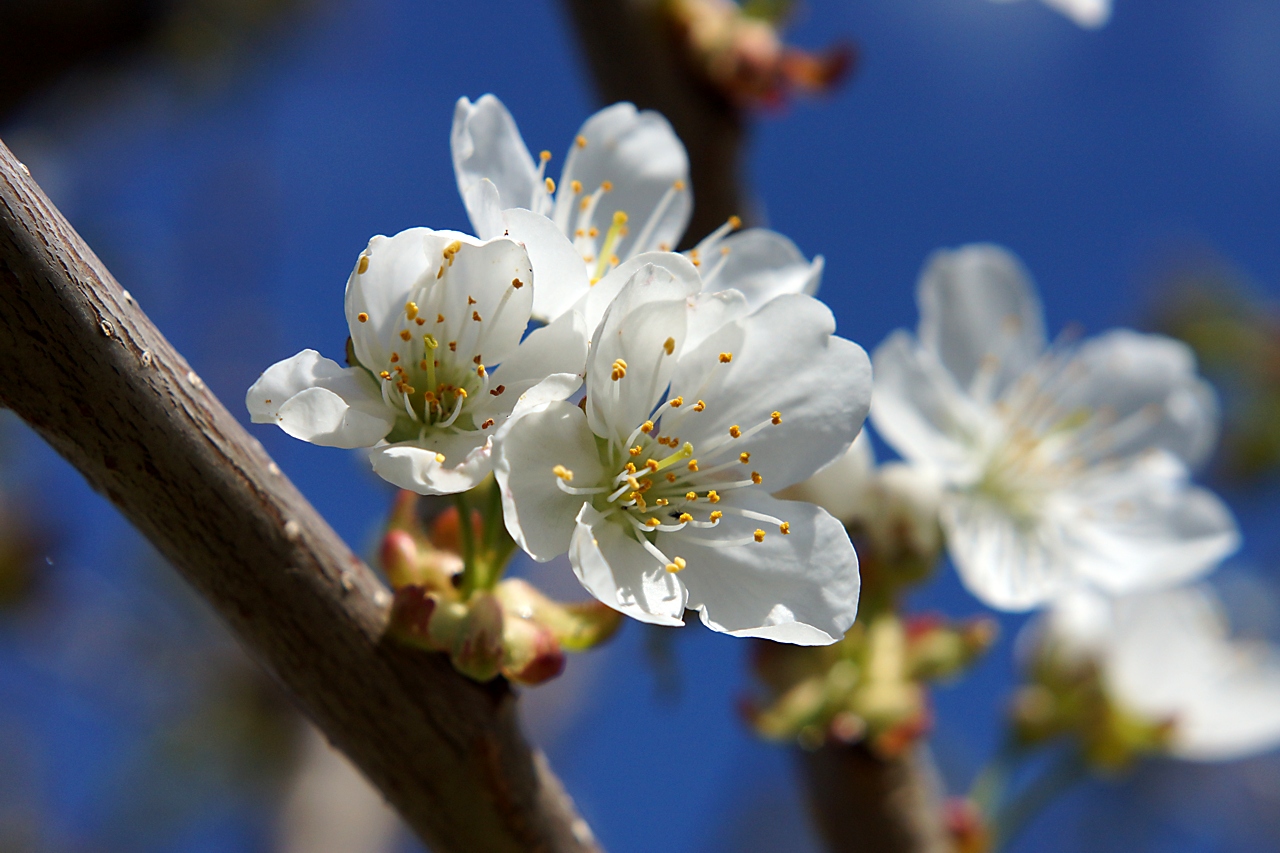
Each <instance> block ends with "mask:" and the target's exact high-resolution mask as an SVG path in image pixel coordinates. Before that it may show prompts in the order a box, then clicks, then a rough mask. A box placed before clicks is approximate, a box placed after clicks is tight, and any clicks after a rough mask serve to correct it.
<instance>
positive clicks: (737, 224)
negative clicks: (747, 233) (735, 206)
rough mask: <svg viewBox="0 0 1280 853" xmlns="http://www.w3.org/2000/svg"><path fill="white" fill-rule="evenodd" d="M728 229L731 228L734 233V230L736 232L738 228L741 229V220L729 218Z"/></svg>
mask: <svg viewBox="0 0 1280 853" xmlns="http://www.w3.org/2000/svg"><path fill="white" fill-rule="evenodd" d="M729 227H730V228H732V229H733V230H735V231H736V230H738V229H739V228H741V227H742V220H741V219H739V218H738V217H736V216H730V217H729Z"/></svg>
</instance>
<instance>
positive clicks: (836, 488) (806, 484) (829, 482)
mask: <svg viewBox="0 0 1280 853" xmlns="http://www.w3.org/2000/svg"><path fill="white" fill-rule="evenodd" d="M875 467H876V458H875V451H874V450H873V449H872V447H871V439H870V438H869V437H868V435H867V431H866V430H865V429H864V430H863V431H862V432H860V433H858V437H857V438H855V439H854V440H853V444H851V445H849V449H848V450H846V451H845V453H844V455H843V456H840V457H837V458H836V459H835V460H834V461H832V462H831V463H830V464H829V465H826V466H825V467H823V468H820V469H819V470H818V472H817V473H816V474H814V475H813V476H812V477H810V478H809V479H807V480H804V481H802V482H799V483H796V484H795V485H794V486H789V487H787V488H786V489H785V490H783V491H782V492H781V493H780V494H778V495H777V497H779V498H781V499H782V500H788V501H807V502H808V503H813V504H817V505H818V506H820V507H822V508H823V509H825V510H826V511H827V512H829V513H831V514H832V515H833V516H835V517H836V518H838V519H840V520H841V521H842V522H845V523H848V522H849V521H851V520H852V519H853V518H854V516H855V515H856V514H857V513H858V511H859V509H861V508H862V505H863V501H864V500H865V496H866V494H867V490H868V488H869V487H870V485H871V478H872V477H873V476H874V474H875Z"/></svg>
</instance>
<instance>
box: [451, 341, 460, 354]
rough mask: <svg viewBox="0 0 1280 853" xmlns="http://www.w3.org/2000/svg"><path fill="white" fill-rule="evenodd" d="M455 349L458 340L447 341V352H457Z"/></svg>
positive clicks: (456, 348)
mask: <svg viewBox="0 0 1280 853" xmlns="http://www.w3.org/2000/svg"><path fill="white" fill-rule="evenodd" d="M457 351H458V342H457V341H449V352H457Z"/></svg>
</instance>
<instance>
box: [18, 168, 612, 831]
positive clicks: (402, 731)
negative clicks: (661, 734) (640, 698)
mask: <svg viewBox="0 0 1280 853" xmlns="http://www.w3.org/2000/svg"><path fill="white" fill-rule="evenodd" d="M0 282H2V283H3V298H0V402H2V403H3V404H4V405H6V406H8V407H10V408H12V409H13V410H14V411H16V412H17V413H18V414H19V415H20V416H21V417H22V418H23V420H25V421H26V422H27V423H29V424H30V425H31V426H32V427H33V428H35V430H36V431H37V432H38V433H39V434H40V435H41V436H42V437H43V438H44V439H45V440H46V441H48V442H49V443H50V444H51V445H52V446H53V447H54V449H55V450H57V451H58V453H60V454H61V455H62V456H63V457H64V458H66V459H67V460H68V461H69V462H70V463H71V464H72V465H74V466H75V467H76V468H78V469H79V470H80V472H81V473H82V474H83V475H84V476H85V478H86V479H87V480H88V481H89V483H90V484H91V485H92V486H93V488H94V489H96V490H97V491H99V492H101V493H102V494H104V495H106V496H107V497H108V498H109V499H110V500H111V502H112V503H114V504H115V505H116V506H117V507H119V509H120V511H121V512H123V513H124V515H125V516H126V517H127V518H128V519H129V520H130V521H131V522H133V524H134V525H136V526H137V527H138V529H139V530H141V531H142V533H143V534H144V535H145V536H146V537H147V538H148V539H150V540H151V542H152V543H153V544H155V546H156V547H157V548H158V549H159V550H160V551H161V552H162V553H163V554H164V555H165V556H166V557H167V558H168V559H169V560H170V562H172V564H173V565H174V566H175V567H176V568H177V569H178V570H179V571H180V572H181V573H182V574H183V575H184V576H185V577H186V578H187V580H188V581H190V582H191V584H192V585H193V586H195V588H196V589H197V590H199V591H200V593H201V594H202V595H204V597H205V598H206V599H208V600H209V602H210V603H212V604H213V606H214V607H215V608H216V609H217V610H218V612H219V613H220V614H221V615H222V617H223V618H224V619H225V620H226V621H227V623H228V625H229V626H230V627H231V629H232V630H233V631H234V632H235V634H236V635H237V636H238V637H239V638H240V640H241V641H242V642H243V644H244V645H245V646H246V647H247V648H248V649H249V651H250V652H251V653H252V654H253V655H254V656H255V657H257V658H258V660H259V661H260V662H261V663H262V664H263V665H264V666H265V667H266V668H267V669H268V670H270V671H271V672H272V673H273V674H274V675H275V676H276V677H277V678H278V679H279V680H280V681H281V682H283V684H284V685H285V687H286V688H287V689H288V690H289V691H290V692H291V693H292V694H293V696H294V697H295V698H296V699H297V701H298V702H299V704H300V705H301V706H302V707H303V709H304V710H305V711H306V713H307V714H308V716H310V717H311V719H312V720H314V721H315V723H316V724H317V725H318V726H319V728H320V729H321V730H322V731H324V732H325V734H326V735H327V736H328V737H329V738H330V740H331V741H332V742H333V743H334V744H335V745H336V746H337V747H338V748H339V749H341V750H342V751H343V752H345V753H346V754H347V755H348V756H349V757H350V758H351V759H352V761H353V762H354V763H355V764H356V765H357V766H358V767H360V768H361V770H363V772H364V773H365V774H366V775H367V776H368V777H369V779H370V780H371V781H372V782H373V783H374V784H375V785H376V786H377V787H378V788H379V789H380V790H381V791H382V792H383V794H385V795H386V797H387V799H388V800H389V801H390V802H391V803H392V804H393V805H394V806H395V807H396V808H397V809H398V810H399V811H400V813H401V814H402V815H403V816H404V818H405V820H406V821H407V822H408V823H409V825H410V826H411V827H413V829H414V830H415V831H416V832H417V833H418V834H419V835H420V836H421V837H422V839H423V840H424V841H426V842H427V843H428V844H430V845H431V846H432V848H433V849H434V850H435V851H437V853H448V851H458V853H471V851H512V853H517V851H519V853H523V852H524V851H547V853H562V851H563V853H588V851H598V850H599V848H598V846H597V845H596V843H595V841H594V839H593V838H592V835H591V831H590V829H589V828H588V827H587V825H586V824H585V823H584V822H583V821H582V819H581V818H580V817H578V815H577V814H576V813H575V811H574V808H573V804H572V801H571V800H570V799H569V798H568V797H567V796H566V795H565V794H564V792H563V790H562V788H561V787H560V784H559V782H558V781H557V780H556V778H555V776H554V775H553V774H552V773H551V771H550V769H549V768H548V767H547V765H546V763H545V761H544V759H543V758H542V757H541V755H540V754H538V753H537V752H535V751H533V750H531V749H530V747H529V745H528V744H527V743H526V742H525V740H524V737H523V736H522V735H521V733H520V730H519V726H518V723H517V719H516V707H515V697H514V695H513V694H512V693H511V691H510V689H509V688H508V687H507V686H506V684H505V683H503V682H501V681H497V682H492V683H490V684H488V685H479V684H475V683H473V682H471V681H468V680H467V679H465V678H463V677H462V676H460V675H459V674H457V673H456V672H455V671H454V670H453V669H452V667H451V666H450V664H449V662H448V661H447V660H446V659H445V658H443V657H442V656H438V655H433V654H428V653H424V652H420V651H416V650H413V649H409V648H406V647H403V646H401V645H398V644H396V643H394V642H389V641H385V640H384V639H383V636H382V635H383V628H384V626H385V624H386V618H387V605H388V604H389V602H390V597H389V595H388V594H387V591H386V590H385V589H384V588H383V586H382V584H381V583H380V582H379V581H378V579H377V577H376V576H375V575H374V574H373V572H372V571H371V570H370V569H369V568H368V567H367V566H366V565H364V563H362V562H361V561H360V560H359V559H358V558H357V557H356V556H355V555H354V554H352V553H351V551H350V550H349V549H348V548H347V547H346V545H345V544H343V542H342V541H341V540H340V539H339V538H338V536H337V534H335V533H334V532H333V530H332V529H330V527H329V526H328V525H327V524H326V523H325V522H324V520H323V519H322V518H320V517H319V515H317V513H316V512H315V510H314V509H312V507H311V506H310V505H309V504H308V503H307V501H306V500H305V499H304V498H303V497H302V495H300V494H299V493H298V491H297V490H296V489H295V488H294V487H293V485H292V484H291V483H290V482H289V481H288V479H286V478H285V477H284V476H283V475H282V474H281V473H280V469H279V468H278V467H276V465H275V464H274V463H273V462H272V461H271V460H270V458H269V457H268V456H267V454H266V452H265V451H264V450H263V449H262V446H261V445H260V444H259V443H258V442H257V441H256V440H255V439H253V438H251V437H250V436H249V435H248V433H246V432H245V430H244V429H243V428H242V427H241V426H240V424H239V423H238V422H237V421H236V420H235V418H233V417H232V416H231V415H230V414H229V413H228V412H227V410H226V409H225V408H223V406H222V405H221V404H220V403H219V402H218V400H217V399H216V398H215V397H214V396H213V395H212V394H211V393H210V392H209V391H208V389H206V388H205V386H204V384H203V383H202V382H201V381H200V378H199V377H198V376H197V375H196V374H195V373H194V372H193V371H192V370H191V368H190V366H189V365H188V364H187V363H186V362H185V361H184V360H183V359H182V357H181V356H180V355H179V354H178V353H177V352H176V351H175V350H174V349H173V348H172V347H171V346H170V345H169V343H168V342H167V341H166V340H165V339H164V337H163V336H162V335H161V334H160V332H159V331H158V330H157V329H156V328H155V327H154V326H153V325H152V324H151V322H150V321H149V320H148V319H147V317H146V316H145V315H144V314H143V313H142V312H141V311H140V310H139V309H138V307H137V305H135V304H134V303H133V301H132V300H131V299H130V298H129V296H128V295H127V294H126V293H125V292H124V291H123V290H121V288H120V285H119V284H117V283H116V281H115V279H113V278H112V277H111V274H110V273H109V272H107V270H106V269H105V268H104V267H103V265H102V263H101V261H99V260H98V258H97V257H96V256H95V255H94V254H93V252H92V251H91V250H90V249H89V247H88V246H86V245H85V243H84V241H83V240H81V239H80V236H79V235H78V234H76V233H75V231H74V230H73V229H72V228H71V226H70V225H69V224H68V223H67V221H66V220H65V219H64V218H63V217H62V215H61V214H60V213H59V212H58V210H57V209H56V208H55V207H54V206H53V204H52V203H51V202H50V201H49V200H48V199H47V198H46V197H45V195H44V193H43V192H41V191H40V189H39V187H37V186H36V185H35V183H34V182H33V181H32V180H31V178H30V177H29V175H28V173H27V171H26V168H25V167H23V166H22V165H21V164H19V163H18V162H17V160H16V159H14V157H13V155H12V154H11V153H10V152H9V150H8V148H6V147H5V146H4V145H3V144H0Z"/></svg>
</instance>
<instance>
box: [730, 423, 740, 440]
mask: <svg viewBox="0 0 1280 853" xmlns="http://www.w3.org/2000/svg"><path fill="white" fill-rule="evenodd" d="M729 437H730V438H741V437H742V427H740V426H738V425H737V424H734V425H733V426H731V427H729Z"/></svg>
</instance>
